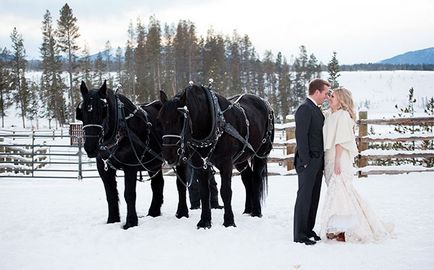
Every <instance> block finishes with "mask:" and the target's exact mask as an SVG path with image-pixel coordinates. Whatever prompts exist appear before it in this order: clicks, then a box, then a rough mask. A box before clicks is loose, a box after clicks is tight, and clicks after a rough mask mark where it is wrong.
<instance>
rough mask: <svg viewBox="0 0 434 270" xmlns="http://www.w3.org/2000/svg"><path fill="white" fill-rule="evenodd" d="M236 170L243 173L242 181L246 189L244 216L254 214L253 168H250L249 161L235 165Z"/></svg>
mask: <svg viewBox="0 0 434 270" xmlns="http://www.w3.org/2000/svg"><path fill="white" fill-rule="evenodd" d="M235 168H237V170H238V171H239V172H241V180H242V181H243V184H244V188H245V189H246V202H245V205H244V212H243V214H251V213H252V182H253V175H252V168H251V167H250V165H249V163H248V162H247V161H245V162H243V163H240V164H237V165H235Z"/></svg>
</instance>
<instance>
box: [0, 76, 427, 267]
mask: <svg viewBox="0 0 434 270" xmlns="http://www.w3.org/2000/svg"><path fill="white" fill-rule="evenodd" d="M32 76H33V77H32ZM30 77H31V79H32V80H39V77H38V74H37V73H31V74H30ZM323 77H324V78H326V77H327V74H323ZM339 81H340V84H341V85H342V86H345V87H347V88H348V89H350V90H351V91H352V92H353V96H354V99H355V101H356V103H357V104H358V105H360V108H359V109H363V110H366V109H367V110H368V118H383V117H387V118H389V117H392V116H393V115H397V111H396V109H395V108H394V105H395V104H398V105H400V106H405V103H406V100H407V95H408V90H409V89H410V87H414V89H415V97H416V98H417V100H418V101H417V104H419V105H417V106H418V107H417V108H416V110H417V111H418V113H417V115H418V116H422V115H424V114H423V113H422V111H423V110H422V108H421V101H422V100H423V99H424V98H426V97H428V98H429V97H432V96H433V95H434V72H426V71H372V72H342V73H341V77H340V78H339ZM366 101H368V103H369V108H364V107H363V106H361V105H362V104H365V103H366ZM14 111H15V109H11V111H10V113H9V116H8V117H7V118H6V121H5V122H6V127H7V128H10V127H11V126H15V129H20V127H21V119H20V118H19V117H17V116H16V115H14V114H15V113H14ZM27 126H28V127H30V126H34V127H36V126H39V128H46V127H47V126H48V125H47V122H46V121H41V122H40V123H38V124H37V123H30V122H28V123H27ZM276 151H278V150H276ZM282 171H284V168H283V167H278V166H275V165H272V166H270V169H269V172H278V173H282ZM165 179H166V183H165V190H164V196H165V199H164V205H163V207H162V213H163V215H162V216H161V217H157V218H150V217H147V216H146V214H147V211H148V208H149V204H150V200H151V190H150V183H149V182H145V183H138V186H137V211H138V214H139V216H140V218H139V226H138V227H135V228H131V229H129V230H127V231H124V230H122V229H121V226H122V224H123V222H125V216H126V213H125V212H126V205H125V201H124V199H123V196H122V195H121V198H120V210H121V218H122V222H121V223H116V224H109V225H107V224H105V221H106V218H107V204H106V200H105V193H104V188H103V185H102V183H101V181H100V180H99V179H86V180H83V181H76V180H59V179H20V178H15V179H11V178H0V213H2V215H1V219H0V270H15V269H32V270H33V269H74V270H75V269H79V270H85V269H189V270H194V269H207V270H208V269H209V270H212V269H261V270H265V269H267V270H268V269H271V270H274V269H279V270H280V269H282V270H283V269H285V270H289V269H355V270H358V269H364V270H365V269H388V270H389V269H390V270H395V269H434V257H433V255H432V254H434V237H433V236H432V233H433V232H434V195H433V194H434V193H433V190H434V181H433V179H434V173H433V172H431V173H430V172H426V173H410V174H405V175H393V176H390V175H388V176H369V177H368V178H363V179H355V185H356V188H357V189H358V190H359V191H360V193H361V194H362V196H364V198H365V199H366V200H367V201H368V202H370V204H371V206H372V207H373V208H374V209H375V210H376V212H377V215H378V216H380V217H381V218H382V219H383V220H384V221H386V222H391V223H393V224H394V225H395V233H394V236H393V238H391V239H387V240H385V241H383V242H381V243H370V244H350V243H337V242H328V241H321V242H319V243H318V244H317V245H315V246H305V245H303V244H296V243H293V242H292V238H293V235H292V231H293V228H292V223H293V210H294V202H295V197H296V193H297V177H296V176H282V175H280V176H270V177H269V194H268V198H267V201H266V205H265V207H264V210H263V214H264V216H263V218H261V219H259V218H251V217H249V216H244V215H242V214H241V213H242V211H243V205H244V196H245V195H244V188H243V186H242V184H241V180H240V178H239V176H237V177H234V179H233V190H234V193H233V194H234V195H233V209H234V214H235V222H236V224H237V227H236V228H224V227H223V226H222V223H223V210H213V227H212V228H211V229H210V230H197V229H196V223H197V222H198V221H199V218H200V211H198V210H194V211H190V218H188V219H186V218H183V219H181V220H178V219H176V218H175V212H176V207H177V192H176V186H175V178H174V177H173V176H166V177H165ZM217 180H218V181H219V178H218V177H217ZM118 183H119V184H118V185H119V193H120V194H123V180H122V179H119V178H118ZM321 194H322V195H321V196H322V200H321V201H320V208H319V213H318V218H320V217H321V204H322V202H323V199H324V196H325V194H326V187H325V185H323V190H322V193H321ZM317 223H318V224H319V220H318V222H317ZM319 229H320V228H316V231H318V230H319Z"/></svg>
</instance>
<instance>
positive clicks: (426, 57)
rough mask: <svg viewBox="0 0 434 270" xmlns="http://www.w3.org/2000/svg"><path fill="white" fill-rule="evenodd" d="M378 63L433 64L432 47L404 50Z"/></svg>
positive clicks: (433, 48) (433, 50)
mask: <svg viewBox="0 0 434 270" xmlns="http://www.w3.org/2000/svg"><path fill="white" fill-rule="evenodd" d="M380 64H393V65H423V64H431V65H433V64H434V47H432V48H427V49H423V50H418V51H411V52H406V53H403V54H400V55H397V56H394V57H392V58H389V59H385V60H383V61H381V62H380Z"/></svg>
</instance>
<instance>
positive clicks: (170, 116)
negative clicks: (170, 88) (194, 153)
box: [158, 91, 188, 166]
mask: <svg viewBox="0 0 434 270" xmlns="http://www.w3.org/2000/svg"><path fill="white" fill-rule="evenodd" d="M160 101H161V102H162V104H163V106H162V107H161V110H160V113H159V115H158V119H159V121H160V123H161V126H162V128H163V157H164V159H165V160H166V161H167V163H168V164H169V165H170V166H175V165H177V164H178V163H179V162H180V159H181V158H182V156H183V155H184V151H185V145H184V144H185V141H184V136H185V131H186V130H185V125H184V123H185V119H186V118H187V114H188V109H187V107H186V103H185V91H184V92H182V93H180V94H178V95H176V96H174V97H173V98H172V99H168V98H167V95H166V94H165V93H164V92H163V91H160Z"/></svg>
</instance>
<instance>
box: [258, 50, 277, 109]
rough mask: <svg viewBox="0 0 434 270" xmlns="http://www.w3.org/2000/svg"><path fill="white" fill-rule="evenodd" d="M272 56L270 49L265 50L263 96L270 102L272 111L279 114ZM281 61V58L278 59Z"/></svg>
mask: <svg viewBox="0 0 434 270" xmlns="http://www.w3.org/2000/svg"><path fill="white" fill-rule="evenodd" d="M273 58H274V56H273V53H272V52H271V51H265V56H264V59H263V60H262V61H263V66H264V73H265V97H266V99H267V100H268V102H270V104H271V106H272V107H273V110H274V113H275V114H276V115H279V106H278V103H277V94H276V86H277V78H276V70H275V67H276V65H275V63H274V59H273ZM279 61H281V59H280V60H279Z"/></svg>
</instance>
